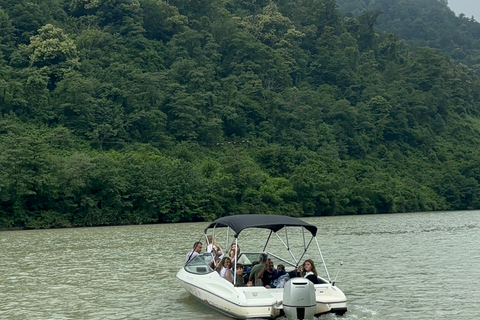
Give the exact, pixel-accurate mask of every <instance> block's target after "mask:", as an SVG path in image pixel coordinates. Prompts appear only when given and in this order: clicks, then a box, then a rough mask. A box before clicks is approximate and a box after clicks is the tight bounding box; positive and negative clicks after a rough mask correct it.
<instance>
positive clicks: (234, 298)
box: [177, 214, 347, 319]
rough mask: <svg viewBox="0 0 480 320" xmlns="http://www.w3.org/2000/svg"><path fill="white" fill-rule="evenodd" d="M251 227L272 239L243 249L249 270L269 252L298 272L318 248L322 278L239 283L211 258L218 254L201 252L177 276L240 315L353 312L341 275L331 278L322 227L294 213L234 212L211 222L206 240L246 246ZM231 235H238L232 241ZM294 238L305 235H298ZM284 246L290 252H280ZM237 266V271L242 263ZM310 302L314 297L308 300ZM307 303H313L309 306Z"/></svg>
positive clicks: (213, 303)
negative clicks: (320, 235) (220, 239)
mask: <svg viewBox="0 0 480 320" xmlns="http://www.w3.org/2000/svg"><path fill="white" fill-rule="evenodd" d="M248 229H252V230H255V236H256V237H257V236H259V235H263V234H265V237H266V239H265V243H264V244H263V241H262V243H260V244H259V246H258V248H257V249H256V250H252V251H249V252H241V253H240V256H239V260H240V259H241V258H243V261H244V262H243V266H244V272H245V273H247V272H248V271H249V270H250V267H251V265H252V264H253V263H249V262H250V261H255V260H258V258H259V254H260V253H266V254H267V255H268V257H269V258H270V259H271V260H272V261H273V262H274V264H275V266H277V265H278V264H282V265H283V266H285V270H286V271H287V272H289V274H292V275H293V274H294V272H295V270H297V269H298V267H299V266H300V265H301V263H302V262H301V261H303V260H304V259H305V258H307V257H308V258H310V257H312V258H313V256H312V253H311V251H313V252H314V253H315V256H317V255H318V258H319V259H320V260H318V259H317V260H316V261H317V271H318V270H319V269H320V268H321V267H320V266H319V264H320V263H319V262H320V261H321V265H323V270H322V276H320V275H319V276H318V283H317V284H313V283H312V282H310V281H309V280H307V279H305V278H303V277H299V276H295V277H293V276H292V278H291V279H290V280H288V281H287V282H286V283H285V286H284V287H283V288H281V287H280V288H267V287H264V286H254V285H252V286H238V283H236V278H235V279H234V281H233V283H231V282H229V281H228V280H226V279H224V278H222V277H221V276H220V274H219V273H218V272H217V271H215V269H214V268H213V267H214V266H213V267H212V263H211V262H212V259H214V254H212V253H200V254H199V255H198V256H196V257H195V258H194V259H192V260H190V261H189V262H187V263H186V264H185V265H184V266H182V267H181V268H180V270H179V271H178V273H177V278H178V279H179V280H180V282H181V284H182V286H183V287H184V288H185V290H186V291H187V292H188V293H190V294H191V295H192V296H193V297H195V298H196V299H197V300H198V301H200V302H202V303H204V304H205V305H207V306H209V307H212V308H214V309H216V310H217V311H219V312H221V313H223V314H226V315H228V316H230V317H232V318H236V319H255V318H270V319H273V318H277V317H280V316H285V317H286V318H287V319H307V318H308V319H313V316H319V315H321V314H325V313H335V314H338V315H343V314H344V313H345V312H346V311H347V298H346V297H345V294H344V293H343V292H342V291H341V290H340V289H339V288H338V287H337V286H336V285H335V280H336V279H334V280H332V279H331V278H330V274H329V272H328V269H327V267H326V264H325V261H324V258H323V254H322V251H321V250H320V246H319V243H318V240H317V227H316V226H314V225H312V224H309V223H307V222H305V221H303V220H301V219H299V218H294V217H289V216H281V215H259V214H251V215H234V216H226V217H222V218H219V219H216V220H214V221H213V222H211V223H210V224H208V226H207V227H206V228H205V229H204V236H205V240H207V237H208V236H209V235H210V237H212V236H213V238H214V239H218V235H219V234H222V235H223V236H224V237H225V239H226V240H225V244H226V246H228V245H229V244H230V243H235V245H236V246H235V250H237V249H236V248H237V247H238V246H239V245H241V246H244V245H243V243H244V242H242V241H246V242H252V240H251V238H252V237H251V236H250V237H248V236H247V238H246V239H242V237H240V235H241V234H242V236H243V235H246V234H248V232H251V231H249V230H248ZM257 230H258V232H257ZM230 237H233V239H232V242H230V241H231V239H230ZM202 238H203V236H202ZM294 238H299V240H298V239H297V240H293V239H294ZM279 244H280V245H279ZM315 247H316V248H315ZM280 249H282V251H283V252H284V254H280V253H279V250H280ZM315 249H316V250H315ZM294 250H296V251H295V252H294ZM235 256H237V251H235ZM245 261H247V262H245ZM232 268H233V269H234V275H235V274H236V273H237V272H236V264H234V266H233V267H232ZM323 271H324V272H325V276H323ZM337 275H338V271H337ZM245 276H246V275H245ZM335 278H336V277H335ZM308 301H311V302H309V303H307V302H308ZM305 303H307V305H304V304H305ZM307 314H309V316H307Z"/></svg>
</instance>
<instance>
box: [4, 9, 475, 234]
mask: <svg viewBox="0 0 480 320" xmlns="http://www.w3.org/2000/svg"><path fill="white" fill-rule="evenodd" d="M400 9H401V8H400ZM380 17H381V16H380V15H377V14H376V13H375V12H366V13H363V14H361V15H359V16H356V17H355V16H350V17H343V15H342V14H340V12H339V11H338V10H337V3H336V1H335V0H289V1H286V0H274V1H273V0H253V1H252V0H248V1H247V0H236V1H232V0H208V1H207V0H168V1H162V0H69V1H67V0H31V1H20V0H9V1H6V0H0V50H1V55H0V69H1V72H0V109H1V116H0V167H1V168H2V170H1V171H0V228H49V227H69V226H93V225H112V224H130V223H163V222H178V221H199V220H204V219H212V218H215V217H219V216H223V215H232V214H240V213H277V214H288V215H293V216H311V215H340V214H364V213H390V212H408V211H421V210H457V209H474V208H480V189H479V186H478V183H479V179H480V165H479V163H480V155H479V148H478V145H479V143H480V105H479V104H480V102H479V101H480V80H479V78H478V77H477V75H476V73H475V72H474V70H472V69H470V68H468V67H467V66H465V65H456V64H455V63H454V62H452V61H451V60H450V59H449V58H447V57H445V56H442V55H440V54H439V53H438V52H437V51H436V50H434V49H429V48H420V49H416V48H413V47H410V46H408V45H407V44H405V43H404V42H403V41H399V40H398V37H397V36H396V35H394V34H388V33H382V32H379V31H378V30H376V29H375V23H376V19H377V18H378V19H380ZM475 49H478V47H476V48H475Z"/></svg>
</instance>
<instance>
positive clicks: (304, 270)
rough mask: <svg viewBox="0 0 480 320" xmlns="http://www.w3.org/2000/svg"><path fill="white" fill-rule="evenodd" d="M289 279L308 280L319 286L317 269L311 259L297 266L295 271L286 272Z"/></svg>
mask: <svg viewBox="0 0 480 320" xmlns="http://www.w3.org/2000/svg"><path fill="white" fill-rule="evenodd" d="M288 275H289V277H290V278H295V277H303V278H305V279H308V280H310V281H311V282H313V284H319V283H320V281H319V280H318V273H317V269H315V263H314V262H313V260H312V259H307V260H305V261H304V262H303V265H302V266H298V268H297V270H293V271H290V272H288Z"/></svg>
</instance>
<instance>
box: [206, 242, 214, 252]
mask: <svg viewBox="0 0 480 320" xmlns="http://www.w3.org/2000/svg"><path fill="white" fill-rule="evenodd" d="M212 250H213V244H211V243H210V244H209V245H208V246H207V252H208V253H210V252H212Z"/></svg>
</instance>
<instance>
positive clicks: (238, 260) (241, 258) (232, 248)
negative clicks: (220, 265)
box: [228, 243, 251, 264]
mask: <svg viewBox="0 0 480 320" xmlns="http://www.w3.org/2000/svg"><path fill="white" fill-rule="evenodd" d="M235 249H237V256H236V257H235ZM228 256H229V257H230V260H232V263H241V264H251V262H250V260H249V259H248V258H247V256H245V255H242V253H241V251H240V246H239V245H235V243H232V245H231V246H230V251H229V252H228Z"/></svg>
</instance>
